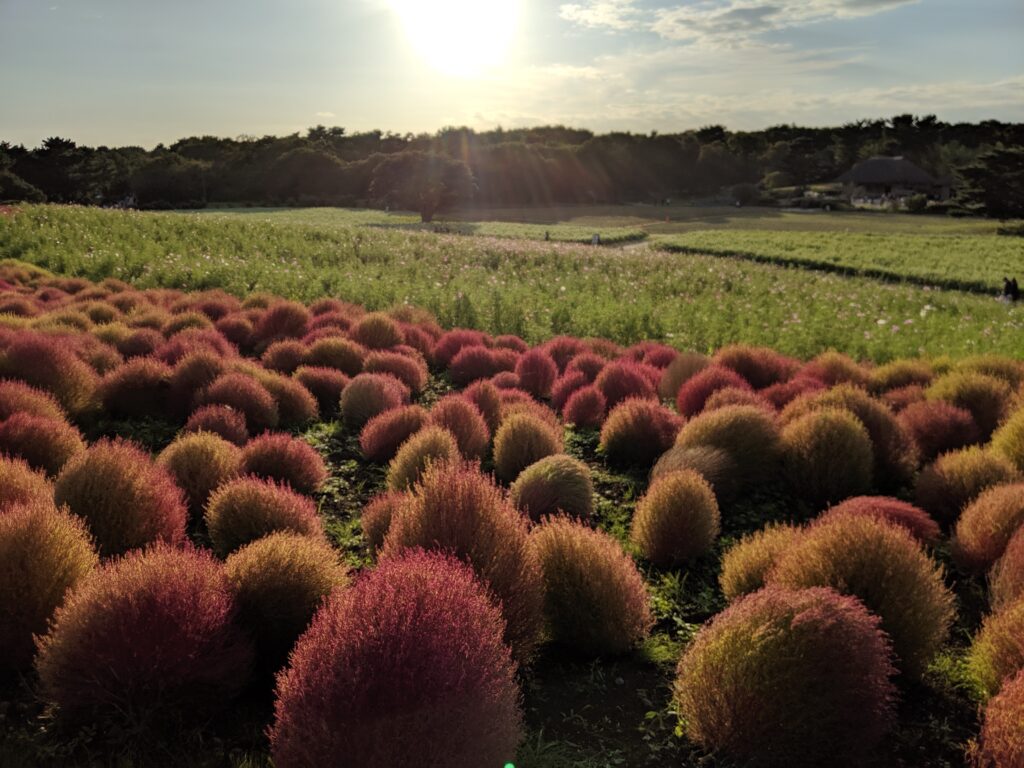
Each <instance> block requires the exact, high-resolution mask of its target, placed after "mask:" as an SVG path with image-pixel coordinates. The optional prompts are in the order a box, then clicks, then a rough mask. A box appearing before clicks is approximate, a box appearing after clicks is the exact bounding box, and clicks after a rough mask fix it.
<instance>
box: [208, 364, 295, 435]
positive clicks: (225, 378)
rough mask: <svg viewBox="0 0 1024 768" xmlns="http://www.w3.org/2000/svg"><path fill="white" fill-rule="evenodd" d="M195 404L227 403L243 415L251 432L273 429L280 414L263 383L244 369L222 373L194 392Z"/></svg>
mask: <svg viewBox="0 0 1024 768" xmlns="http://www.w3.org/2000/svg"><path fill="white" fill-rule="evenodd" d="M197 399H198V403H197V404H198V405H227V406H230V407H231V408H234V409H235V410H236V411H239V412H240V413H242V414H243V415H244V416H245V423H246V426H247V427H248V428H249V429H250V430H251V431H253V432H262V431H263V430H265V429H274V428H275V427H276V426H277V424H278V421H279V420H280V415H279V414H278V411H277V403H276V402H275V401H274V397H273V395H271V394H270V393H269V392H268V391H267V389H266V387H264V386H263V385H262V384H260V383H259V382H258V381H256V379H254V378H252V377H251V376H247V375H246V374H244V373H225V374H224V375H222V376H218V377H217V378H216V379H215V380H214V381H213V383H212V384H210V385H209V386H208V387H206V388H205V389H204V390H202V391H201V392H200V393H199V395H198V398H197Z"/></svg>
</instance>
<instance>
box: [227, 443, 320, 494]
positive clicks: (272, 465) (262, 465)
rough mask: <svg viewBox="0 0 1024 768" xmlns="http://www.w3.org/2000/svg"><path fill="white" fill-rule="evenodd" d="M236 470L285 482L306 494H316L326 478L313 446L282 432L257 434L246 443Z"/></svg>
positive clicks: (318, 455)
mask: <svg viewBox="0 0 1024 768" xmlns="http://www.w3.org/2000/svg"><path fill="white" fill-rule="evenodd" d="M239 471H240V473H241V474H244V475H255V476H256V477H263V478H268V479H270V480H276V481H278V482H281V483H286V484H288V485H289V486H291V488H293V489H294V490H296V491H298V492H299V493H306V494H312V493H316V492H317V491H318V490H320V486H321V485H323V483H324V480H326V479H327V466H326V465H325V464H324V460H323V458H322V457H321V456H320V454H319V453H317V452H316V450H315V449H314V448H313V446H311V445H310V444H309V443H307V442H306V441H305V440H302V439H300V438H297V437H292V436H291V435H288V434H284V433H277V434H265V435H261V436H260V437H257V438H255V439H254V440H250V441H249V442H248V443H246V444H245V447H244V448H243V449H242V461H241V466H240V468H239Z"/></svg>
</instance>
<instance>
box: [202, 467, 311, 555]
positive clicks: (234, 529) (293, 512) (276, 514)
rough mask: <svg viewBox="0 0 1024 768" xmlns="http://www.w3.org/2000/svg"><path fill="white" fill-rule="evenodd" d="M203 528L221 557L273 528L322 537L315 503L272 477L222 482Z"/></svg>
mask: <svg viewBox="0 0 1024 768" xmlns="http://www.w3.org/2000/svg"><path fill="white" fill-rule="evenodd" d="M206 527H207V529H208V530H209V533H210V542H211V544H212V546H213V551H214V552H216V553H217V554H218V555H220V556H221V557H226V556H227V555H229V554H231V553H232V552H234V551H235V550H236V549H238V548H239V547H241V546H243V545H245V544H248V543H249V542H250V541H255V540H256V539H259V538H262V537H263V536H267V535H268V534H271V533H274V532H275V531H293V532H295V533H299V534H302V535H304V536H313V537H321V536H323V526H322V525H321V524H320V518H319V517H317V514H316V505H315V504H314V503H313V502H312V501H311V500H310V499H308V498H307V497H305V496H302V495H301V494H298V493H296V492H295V491H293V490H292V489H290V488H288V487H287V486H284V485H277V484H275V483H274V482H273V481H272V480H261V479H259V478H256V477H240V478H238V479H236V480H231V481H230V482H227V483H224V484H223V485H221V486H220V487H219V488H218V489H217V490H216V491H214V493H213V494H212V495H211V496H210V500H209V503H208V504H207V505H206Z"/></svg>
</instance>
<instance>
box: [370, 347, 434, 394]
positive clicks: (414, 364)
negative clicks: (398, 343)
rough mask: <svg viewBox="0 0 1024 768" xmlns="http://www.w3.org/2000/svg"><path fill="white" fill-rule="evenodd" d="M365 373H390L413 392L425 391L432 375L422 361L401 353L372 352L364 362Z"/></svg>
mask: <svg viewBox="0 0 1024 768" xmlns="http://www.w3.org/2000/svg"><path fill="white" fill-rule="evenodd" d="M363 371H364V372H366V373H389V374H391V375H392V376H394V377H395V378H396V379H398V380H399V381H400V382H402V383H403V384H405V386H407V387H408V388H409V390H410V391H411V392H421V391H423V388H424V387H425V386H427V379H428V378H429V375H430V374H429V373H428V372H427V366H426V364H424V363H423V362H422V361H420V360H417V359H415V358H412V357H409V356H408V355H403V354H401V353H399V352H371V353H370V354H368V355H367V356H366V360H365V361H364V362H363Z"/></svg>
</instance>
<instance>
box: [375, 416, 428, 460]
mask: <svg viewBox="0 0 1024 768" xmlns="http://www.w3.org/2000/svg"><path fill="white" fill-rule="evenodd" d="M429 420H430V417H429V416H428V414H427V412H426V410H424V409H423V408H422V407H421V406H419V405H403V406H401V407H399V408H392V409H391V410H389V411H384V412H383V413H379V414H377V415H376V416H374V417H373V418H372V419H370V420H369V421H368V422H366V424H365V425H364V426H363V429H362V431H361V432H360V433H359V447H360V450H362V452H363V456H364V457H365V458H366V459H367V460H369V461H374V462H378V463H383V462H387V461H391V459H392V458H394V456H395V454H396V453H397V452H398V449H399V448H400V447H401V446H402V443H404V442H405V441H406V440H408V439H409V438H410V437H412V436H413V435H414V434H416V433H417V432H419V431H420V430H421V429H423V427H425V426H426V425H427V423H428V422H429Z"/></svg>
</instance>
